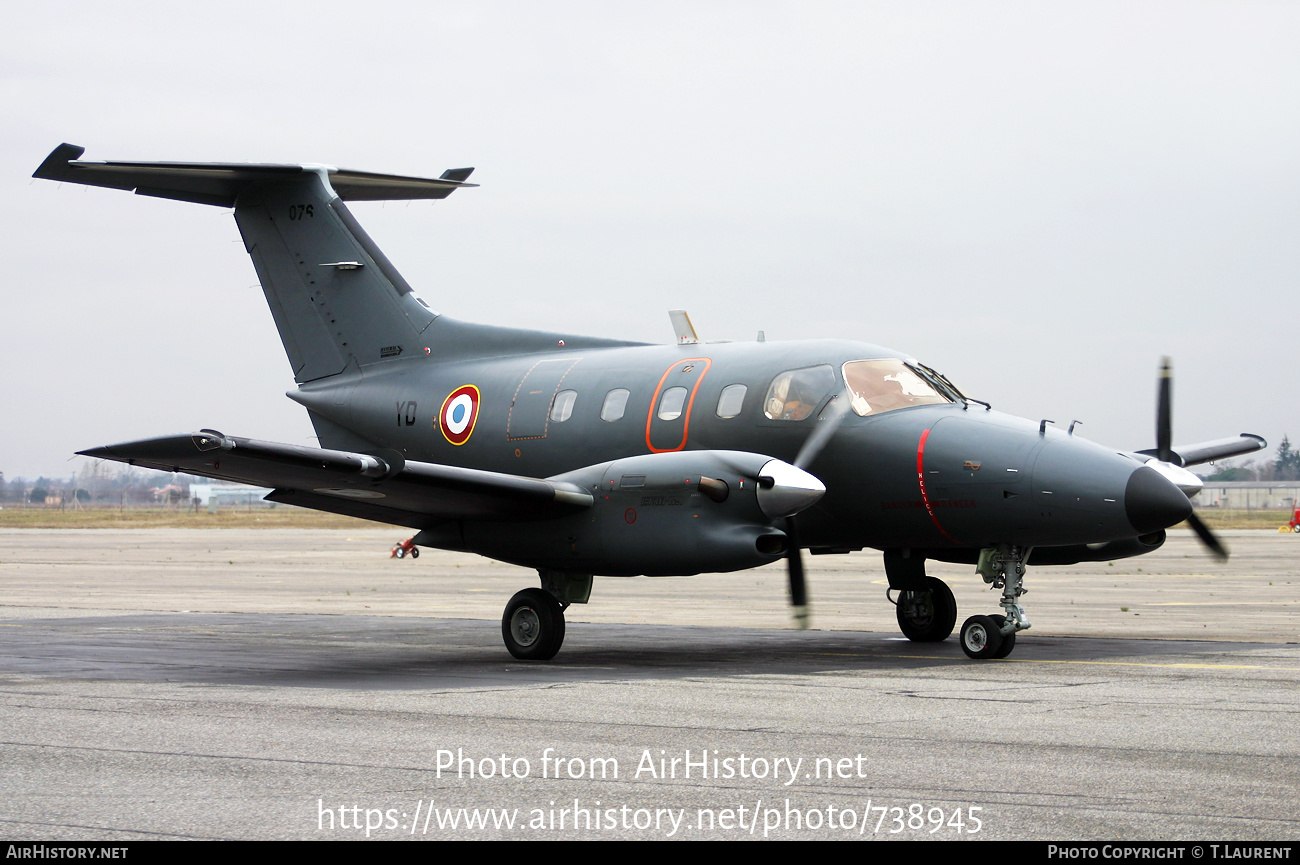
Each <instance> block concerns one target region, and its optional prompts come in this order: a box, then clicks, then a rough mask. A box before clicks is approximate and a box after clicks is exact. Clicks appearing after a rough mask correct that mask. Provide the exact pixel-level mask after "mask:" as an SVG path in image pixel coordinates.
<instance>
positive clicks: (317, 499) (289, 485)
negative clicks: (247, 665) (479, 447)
mask: <svg viewBox="0 0 1300 865" xmlns="http://www.w3.org/2000/svg"><path fill="white" fill-rule="evenodd" d="M79 453H80V454H82V455H83V456H88V457H98V458H100V459H108V460H116V461H118V462H124V463H130V464H131V465H136V466H144V467H146V468H151V469H160V470H162V471H171V472H187V473H189V474H192V475H199V476H200V477H205V478H216V479H218V480H224V481H236V482H238V483H245V484H254V485H256V486H263V487H273V488H274V489H273V490H272V492H271V493H270V495H268V496H267V497H266V498H267V499H268V500H270V501H274V502H284V503H286V504H292V505H299V506H301V507H305V508H313V509H315V510H319V511H329V512H330V513H336V514H345V515H347V516H354V517H361V518H363V519H368V520H376V521H378V522H383V523H391V524H393V525H399V526H409V527H410V528H415V529H428V528H431V527H433V526H435V525H437V524H439V523H441V522H445V521H446V520H449V519H459V520H486V521H500V520H533V519H548V518H551V517H560V516H565V515H567V514H572V513H576V512H578V511H581V510H584V509H586V508H589V507H591V506H592V504H593V503H594V499H593V498H592V496H591V494H590V493H588V492H586V491H585V490H583V489H582V488H581V487H579V486H577V485H575V484H571V483H566V482H564V481H553V480H546V479H542V478H529V477H523V476H520V475H510V474H504V473H501V472H489V471H481V470H479V469H464V468H459V467H456V466H444V465H438V464H436V463H424V462H416V461H413V460H404V459H402V458H401V456H400V455H398V454H397V453H396V452H389V453H385V454H383V455H381V456H374V455H371V454H359V453H350V452H348V451H335V450H325V449H322V448H310V447H301V446H298V445H287V444H277V443H275V442H264V441H257V440H255V439H245V438H237V437H234V436H226V435H222V434H221V433H219V432H216V431H215V430H202V431H200V432H197V433H191V434H190V435H178V436H167V437H165V438H156V439H145V440H143V441H136V442H127V443H125V444H118V445H110V446H108V447H101V448H92V449H90V450H84V451H79Z"/></svg>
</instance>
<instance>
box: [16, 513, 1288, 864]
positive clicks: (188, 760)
mask: <svg viewBox="0 0 1300 865" xmlns="http://www.w3.org/2000/svg"><path fill="white" fill-rule="evenodd" d="M400 536H401V532H400V531H394V530H383V529H380V530H365V531H279V532H266V531H256V530H249V531H244V530H215V531H194V530H138V531H115V530H86V531H76V530H7V531H2V532H0V587H2V588H3V596H2V597H0V765H3V767H4V771H3V772H0V835H3V836H4V837H7V838H10V839H14V840H40V839H46V840H89V839H94V840H106V841H114V840H125V839H147V838H249V839H257V838H284V839H293V838H304V839H334V838H357V839H362V838H366V837H367V836H368V837H371V838H384V839H398V838H414V839H423V840H432V839H438V838H517V839H546V838H555V839H560V838H611V839H612V838H718V839H732V838H734V839H737V840H740V839H744V838H754V839H759V838H764V837H767V838H782V839H791V838H844V839H859V838H874V839H877V840H884V839H903V838H907V839H919V838H927V839H945V840H957V839H963V840H971V839H986V838H991V839H1043V840H1097V841H1117V840H1138V839H1142V840H1162V839H1167V840H1216V839H1219V840H1230V841H1258V840H1288V839H1294V838H1295V837H1297V835H1300V812H1298V809H1297V806H1298V805H1300V794H1298V793H1297V792H1296V791H1297V790H1300V760H1298V759H1297V757H1298V756H1300V732H1297V725H1296V723H1295V721H1296V716H1297V710H1298V708H1300V688H1298V687H1297V685H1298V684H1300V645H1297V643H1296V640H1297V639H1298V638H1297V635H1296V632H1297V629H1296V622H1297V618H1296V611H1297V605H1298V604H1300V570H1297V568H1296V562H1297V553H1300V537H1297V536H1288V535H1277V534H1273V533H1267V532H1227V533H1225V536H1226V540H1227V542H1228V543H1229V545H1230V546H1231V547H1232V550H1233V558H1232V559H1231V560H1230V561H1229V562H1228V563H1227V564H1225V565H1219V564H1216V563H1214V562H1213V561H1212V560H1210V559H1208V558H1207V557H1205V556H1203V555H1201V554H1200V552H1199V550H1198V548H1197V547H1196V545H1195V540H1194V539H1193V538H1192V537H1191V536H1190V535H1182V534H1178V533H1174V534H1173V535H1172V536H1171V538H1170V541H1169V542H1168V543H1167V544H1166V546H1165V547H1164V548H1163V549H1162V550H1160V551H1158V552H1157V553H1155V554H1152V555H1149V556H1145V557H1142V558H1138V559H1129V560H1125V561H1121V562H1116V563H1114V565H1111V566H1108V565H1106V564H1102V565H1100V566H1098V565H1086V566H1083V565H1081V566H1076V567H1069V568H1035V569H1031V571H1030V573H1029V581H1028V586H1029V588H1030V590H1031V591H1030V594H1028V595H1027V596H1026V598H1025V600H1026V602H1027V606H1028V610H1029V614H1030V618H1031V620H1032V621H1033V622H1034V627H1033V628H1032V629H1031V630H1030V631H1028V632H1025V633H1024V634H1022V635H1021V636H1020V639H1019V641H1018V643H1017V646H1016V650H1015V653H1014V654H1013V655H1012V656H1011V658H1009V659H1007V660H1006V661H1001V662H983V663H976V662H971V661H969V660H967V659H966V657H965V656H964V655H963V654H962V652H961V649H960V648H959V647H958V645H957V642H956V638H955V637H953V638H950V639H949V640H948V641H946V642H944V643H941V644H931V645H920V644H914V643H910V642H908V641H906V640H903V639H901V638H900V637H899V635H898V633H897V628H896V626H895V623H894V621H893V607H892V606H890V605H889V604H888V603H887V602H885V600H884V585H883V581H884V574H883V570H882V568H881V565H880V557H879V555H878V554H877V555H868V554H855V555H853V556H842V557H841V556H836V557H829V556H828V557H809V559H808V564H809V582H810V588H811V593H812V598H813V609H814V625H815V627H816V628H817V629H818V630H812V631H805V632H795V631H790V630H786V629H785V625H786V623H787V620H788V613H787V611H786V609H785V606H784V574H783V571H782V570H781V569H780V568H779V567H777V568H763V569H758V570H755V571H749V572H742V573H739V574H730V575H710V576H703V577H695V578H689V579H666V580H662V579H661V580H649V579H633V580H614V579H609V580H600V579H598V580H597V581H596V585H595V590H594V591H593V596H592V603H591V604H589V605H587V606H574V607H571V608H570V610H569V612H568V615H567V619H568V622H569V628H568V635H567V638H566V641H565V645H564V648H563V649H562V651H561V653H560V654H559V656H558V657H557V658H556V659H555V660H554V661H552V662H550V663H545V664H523V663H520V662H517V661H514V660H513V659H512V658H510V656H509V655H508V654H507V653H506V652H505V649H504V647H503V646H502V645H501V637H500V626H499V620H500V615H501V609H502V607H503V606H504V604H505V601H506V600H507V599H508V598H509V597H510V595H511V594H513V593H514V592H515V591H517V590H518V589H520V588H523V587H525V586H529V585H536V578H535V575H532V574H530V573H529V572H527V571H524V570H522V569H518V568H512V567H509V566H506V565H500V564H496V563H492V562H488V561H486V560H483V559H479V558H477V557H473V556H460V555H455V554H446V553H438V552H436V551H424V553H423V555H422V556H421V557H420V558H419V559H418V560H414V561H411V560H406V561H398V560H391V559H387V558H386V555H387V548H388V546H390V545H391V544H392V543H393V542H394V541H396V540H397V539H398V538H399V537H400ZM931 573H933V574H935V575H936V576H941V577H942V578H944V579H945V580H947V581H949V583H950V584H951V585H952V586H953V589H954V592H955V593H956V595H957V599H958V603H959V605H960V612H959V622H960V621H961V620H962V619H964V618H965V617H966V616H968V615H973V614H975V613H981V612H982V613H991V612H994V611H996V609H997V606H996V596H995V595H994V594H993V593H990V592H988V591H987V590H986V589H985V588H984V587H983V584H982V583H981V581H980V580H979V578H978V577H977V576H976V575H974V574H973V573H972V572H971V571H970V569H968V568H965V567H960V566H948V565H935V566H934V567H933V568H931ZM453 824H454V825H453ZM367 827H369V828H367Z"/></svg>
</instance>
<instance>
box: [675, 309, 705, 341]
mask: <svg viewBox="0 0 1300 865" xmlns="http://www.w3.org/2000/svg"><path fill="white" fill-rule="evenodd" d="M668 318H669V319H670V320H671V321H672V323H673V332H674V333H675V334H677V344H678V345H695V344H696V343H697V342H699V341H700V337H699V334H697V333H696V332H695V325H693V324H691V317H690V316H689V315H687V314H686V310H684V309H670V310H668Z"/></svg>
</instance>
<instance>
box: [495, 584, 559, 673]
mask: <svg viewBox="0 0 1300 865" xmlns="http://www.w3.org/2000/svg"><path fill="white" fill-rule="evenodd" d="M501 638H502V639H503V640H505V643H506V649H507V650H508V651H509V652H510V654H512V655H514V656H515V657H516V658H518V659H519V660H521V661H549V660H550V659H551V658H554V657H555V653H556V652H558V651H560V646H561V645H562V644H563V643H564V610H563V609H562V608H561V607H560V602H559V601H557V600H555V598H553V597H552V596H551V594H550V593H549V592H546V591H544V590H542V589H524V590H523V591H522V592H518V593H516V594H515V596H514V597H513V598H511V599H510V603H508V604H506V611H505V614H504V615H502V617H501Z"/></svg>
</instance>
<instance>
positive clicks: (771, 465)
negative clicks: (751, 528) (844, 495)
mask: <svg viewBox="0 0 1300 865" xmlns="http://www.w3.org/2000/svg"><path fill="white" fill-rule="evenodd" d="M758 482H759V487H758V506H759V507H760V508H762V510H763V513H765V514H767V516H768V517H769V518H771V519H774V520H779V519H781V518H782V517H792V516H794V515H795V514H797V513H799V512H800V511H801V510H803V509H804V508H807V507H810V506H811V505H812V504H813V503H814V502H816V501H817V500H818V499H820V498H821V497H822V496H823V495H825V493H826V486H825V485H824V484H823V483H822V482H821V481H819V480H817V478H815V477H813V476H812V475H810V474H808V473H807V472H806V471H804V470H803V469H801V468H798V467H796V466H792V465H790V464H789V463H788V462H785V461H784V460H770V461H768V462H766V463H764V464H763V467H762V468H761V469H759V471H758Z"/></svg>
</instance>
